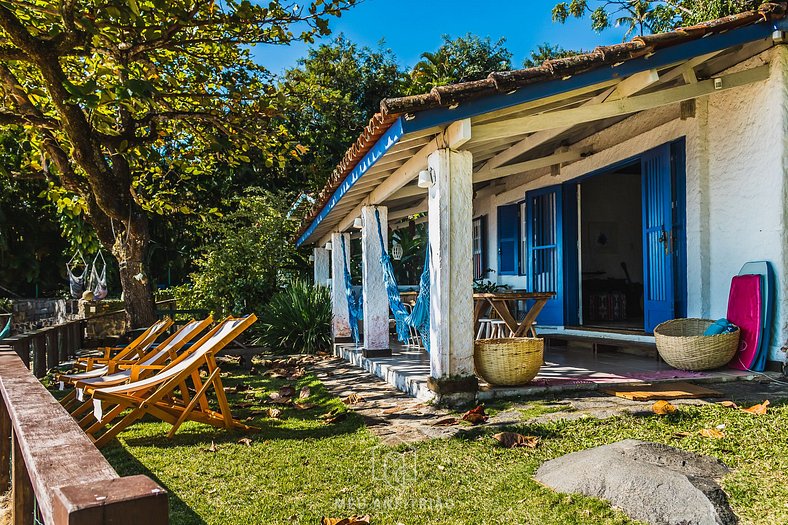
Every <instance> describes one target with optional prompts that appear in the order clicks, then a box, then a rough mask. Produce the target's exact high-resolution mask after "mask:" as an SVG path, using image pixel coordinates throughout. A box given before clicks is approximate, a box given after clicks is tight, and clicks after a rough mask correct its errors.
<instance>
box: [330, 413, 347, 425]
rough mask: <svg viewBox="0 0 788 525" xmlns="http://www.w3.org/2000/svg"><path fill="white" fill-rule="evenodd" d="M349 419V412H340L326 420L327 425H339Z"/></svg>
mask: <svg viewBox="0 0 788 525" xmlns="http://www.w3.org/2000/svg"><path fill="white" fill-rule="evenodd" d="M346 419H347V412H339V413H338V414H335V415H333V416H331V417H328V418H326V423H339V422H340V421H344V420H346Z"/></svg>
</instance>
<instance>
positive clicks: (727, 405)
mask: <svg viewBox="0 0 788 525" xmlns="http://www.w3.org/2000/svg"><path fill="white" fill-rule="evenodd" d="M717 404H718V405H720V406H724V407H725V408H739V405H737V404H736V403H734V402H733V401H720V402H719V403H717Z"/></svg>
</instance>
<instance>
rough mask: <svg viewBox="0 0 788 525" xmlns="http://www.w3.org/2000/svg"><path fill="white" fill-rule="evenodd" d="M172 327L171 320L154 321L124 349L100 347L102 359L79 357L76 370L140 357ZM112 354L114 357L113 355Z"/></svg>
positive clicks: (166, 318) (90, 368)
mask: <svg viewBox="0 0 788 525" xmlns="http://www.w3.org/2000/svg"><path fill="white" fill-rule="evenodd" d="M170 326H172V319H170V318H169V317H165V318H164V319H162V320H160V321H156V322H155V323H153V324H152V325H151V326H150V327H148V328H147V329H146V330H145V331H144V332H142V333H141V334H140V335H139V336H137V338H136V339H134V340H133V341H132V342H130V343H129V344H128V345H126V346H125V347H102V348H99V350H101V351H103V352H104V355H103V356H102V357H80V358H78V359H77V365H76V366H77V368H82V369H85V370H93V369H94V368H96V367H97V366H99V365H103V366H106V365H107V363H108V362H109V361H110V360H111V359H115V360H121V359H131V358H133V357H135V356H136V357H141V356H142V355H143V354H144V353H145V352H146V351H147V350H148V347H150V345H152V344H153V343H154V342H155V341H156V339H158V338H159V336H160V335H161V334H163V333H164V332H165V331H167V329H168V328H169V327H170ZM113 352H114V353H115V355H113Z"/></svg>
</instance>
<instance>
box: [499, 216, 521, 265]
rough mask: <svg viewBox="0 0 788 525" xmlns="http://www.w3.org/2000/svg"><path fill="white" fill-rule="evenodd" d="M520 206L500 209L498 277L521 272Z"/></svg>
mask: <svg viewBox="0 0 788 525" xmlns="http://www.w3.org/2000/svg"><path fill="white" fill-rule="evenodd" d="M519 246H520V205H519V204H509V205H506V206H499V207H498V275H517V274H518V273H519V272H520V250H519Z"/></svg>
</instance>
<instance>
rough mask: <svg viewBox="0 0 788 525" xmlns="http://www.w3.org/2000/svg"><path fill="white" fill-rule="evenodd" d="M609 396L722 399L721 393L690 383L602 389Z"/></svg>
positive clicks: (646, 399)
mask: <svg viewBox="0 0 788 525" xmlns="http://www.w3.org/2000/svg"><path fill="white" fill-rule="evenodd" d="M602 392H604V393H605V394H609V395H611V396H616V397H623V398H624V399H631V400H632V401H653V400H655V399H698V398H703V397H722V396H723V394H722V392H718V391H717V390H712V389H710V388H706V387H703V386H700V385H694V384H692V383H684V382H678V383H660V384H656V385H649V384H645V385H637V386H634V385H633V386H620V387H617V388H610V389H603V390H602Z"/></svg>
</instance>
